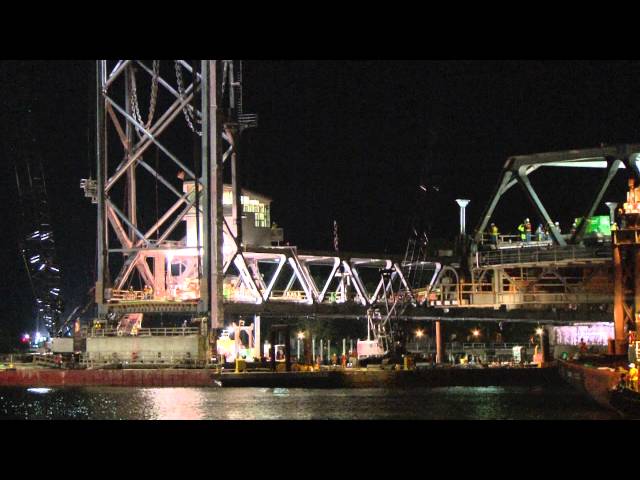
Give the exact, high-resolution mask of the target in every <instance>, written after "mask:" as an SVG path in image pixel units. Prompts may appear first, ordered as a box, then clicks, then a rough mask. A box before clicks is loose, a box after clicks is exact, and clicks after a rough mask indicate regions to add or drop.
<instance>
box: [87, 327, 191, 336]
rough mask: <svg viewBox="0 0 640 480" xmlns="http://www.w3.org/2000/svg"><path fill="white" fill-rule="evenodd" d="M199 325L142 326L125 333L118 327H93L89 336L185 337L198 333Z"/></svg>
mask: <svg viewBox="0 0 640 480" xmlns="http://www.w3.org/2000/svg"><path fill="white" fill-rule="evenodd" d="M198 333H200V329H199V328H198V327H177V328H176V327H174V328H140V329H138V330H137V331H136V333H135V334H134V333H131V334H125V333H123V332H122V330H120V331H118V329H117V328H92V329H91V330H90V331H89V332H88V336H89V337H185V336H187V335H198Z"/></svg>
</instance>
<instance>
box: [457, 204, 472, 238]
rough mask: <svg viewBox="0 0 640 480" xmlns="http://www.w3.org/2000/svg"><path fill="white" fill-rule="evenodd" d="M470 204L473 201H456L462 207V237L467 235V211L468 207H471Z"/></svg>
mask: <svg viewBox="0 0 640 480" xmlns="http://www.w3.org/2000/svg"><path fill="white" fill-rule="evenodd" d="M470 202H471V200H461V199H458V200H456V203H457V204H458V206H459V207H460V235H465V234H466V233H467V214H466V209H467V205H469V203H470Z"/></svg>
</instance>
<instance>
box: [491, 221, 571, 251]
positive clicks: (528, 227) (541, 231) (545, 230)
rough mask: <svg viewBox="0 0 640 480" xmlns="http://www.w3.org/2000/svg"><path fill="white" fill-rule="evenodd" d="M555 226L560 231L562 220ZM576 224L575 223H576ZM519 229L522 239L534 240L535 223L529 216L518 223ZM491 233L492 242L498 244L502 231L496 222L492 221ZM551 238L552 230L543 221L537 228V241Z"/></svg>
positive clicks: (524, 240)
mask: <svg viewBox="0 0 640 480" xmlns="http://www.w3.org/2000/svg"><path fill="white" fill-rule="evenodd" d="M554 226H555V228H556V229H557V230H558V232H559V231H560V222H556V223H555V225H554ZM574 226H575V224H574ZM518 231H519V232H520V240H521V241H522V242H523V243H525V242H527V243H528V242H531V241H532V240H533V238H534V237H533V235H534V232H533V225H532V224H531V221H530V220H529V219H528V218H525V220H524V222H522V223H521V224H520V225H518ZM489 235H490V236H491V243H492V244H493V245H496V246H497V245H498V237H499V235H500V232H499V231H498V227H497V226H496V224H495V223H492V224H491V226H490V227H489ZM550 239H551V230H550V227H549V226H548V225H545V226H543V225H542V224H541V223H540V224H539V225H538V228H537V229H536V230H535V241H538V242H544V241H547V240H550Z"/></svg>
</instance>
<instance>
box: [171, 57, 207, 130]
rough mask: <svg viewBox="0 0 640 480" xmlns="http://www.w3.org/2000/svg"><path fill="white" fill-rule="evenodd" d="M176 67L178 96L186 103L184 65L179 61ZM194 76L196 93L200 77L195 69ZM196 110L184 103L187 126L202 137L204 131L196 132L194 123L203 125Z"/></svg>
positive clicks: (183, 108) (176, 61)
mask: <svg viewBox="0 0 640 480" xmlns="http://www.w3.org/2000/svg"><path fill="white" fill-rule="evenodd" d="M175 67H176V82H177V84H178V95H179V96H180V101H181V102H183V103H184V98H185V97H184V92H185V89H184V79H183V77H182V65H181V64H180V61H179V60H175ZM192 74H193V91H194V93H195V90H196V82H197V80H198V75H197V73H196V71H195V69H192ZM194 110H195V108H194V107H193V106H191V105H189V104H188V103H184V105H183V107H182V113H183V114H184V119H185V120H186V122H187V125H188V126H189V129H191V131H192V132H193V133H195V134H196V135H199V136H202V131H198V130H196V128H195V126H194V123H202V121H201V120H200V119H199V118H197V116H196V114H195V113H194Z"/></svg>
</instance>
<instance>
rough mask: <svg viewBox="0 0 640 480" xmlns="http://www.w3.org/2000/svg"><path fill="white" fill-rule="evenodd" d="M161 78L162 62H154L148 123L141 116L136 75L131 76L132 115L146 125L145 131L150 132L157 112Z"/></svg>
mask: <svg viewBox="0 0 640 480" xmlns="http://www.w3.org/2000/svg"><path fill="white" fill-rule="evenodd" d="M159 76H160V60H154V61H153V76H152V79H151V97H150V99H149V115H148V116H147V122H146V123H144V122H143V121H142V115H140V105H139V104H138V91H137V88H136V77H135V73H133V70H132V74H131V114H132V115H133V118H134V119H135V120H136V122H138V123H139V124H140V125H144V128H145V130H149V127H150V126H151V122H152V121H153V117H154V115H155V112H156V103H157V99H158V77H159Z"/></svg>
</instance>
